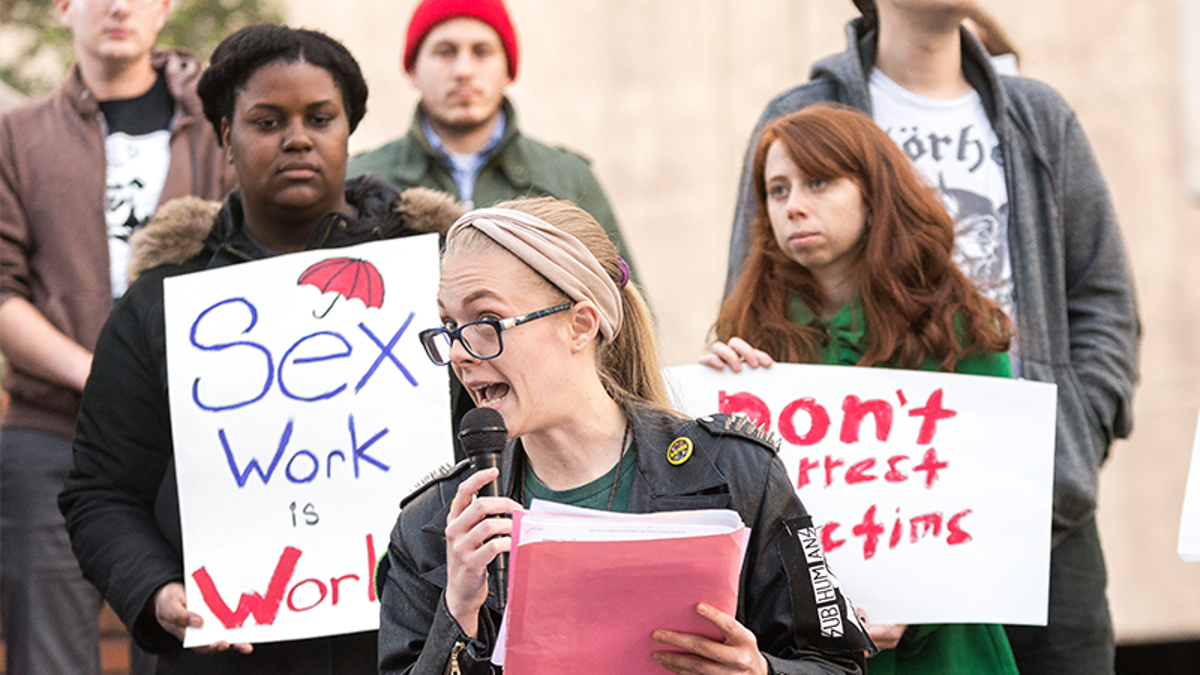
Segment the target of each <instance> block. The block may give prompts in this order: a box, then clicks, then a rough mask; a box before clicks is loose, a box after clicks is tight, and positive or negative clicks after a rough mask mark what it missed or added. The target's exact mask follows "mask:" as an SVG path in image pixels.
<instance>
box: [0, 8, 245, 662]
mask: <svg viewBox="0 0 1200 675" xmlns="http://www.w3.org/2000/svg"><path fill="white" fill-rule="evenodd" d="M55 6H56V8H57V10H58V14H59V18H60V19H61V21H62V23H63V25H65V26H66V27H68V28H69V29H70V30H71V32H72V35H73V40H74V46H75V53H76V58H77V62H76V63H75V66H74V67H73V68H72V70H71V72H70V74H69V75H68V76H67V79H66V81H65V82H64V83H63V85H62V86H61V88H60V89H59V90H58V91H57V92H55V93H54V94H52V95H51V96H49V97H48V98H45V99H42V100H39V101H35V102H33V103H31V104H29V105H26V106H23V107H20V108H16V109H12V110H10V111H7V112H6V113H4V114H3V116H0V351H2V352H3V354H4V356H5V357H6V358H7V359H8V372H7V376H6V379H5V382H4V387H5V389H6V390H7V392H8V394H9V403H8V409H7V411H6V413H5V416H4V422H3V427H2V428H3V432H2V433H0V478H2V480H0V514H2V520H0V574H2V579H3V625H4V628H5V633H6V635H7V641H8V657H7V671H6V672H7V673H9V674H10V675H24V674H27V673H83V674H90V673H96V674H98V673H99V672H100V663H99V648H98V633H97V625H96V622H97V618H98V615H99V609H100V597H99V595H98V594H97V593H96V591H95V589H94V588H92V587H91V585H90V584H88V583H87V582H86V581H84V579H83V577H82V576H81V575H80V572H79V568H78V565H77V564H76V562H75V558H74V556H73V555H72V553H71V549H70V544H69V541H68V539H67V535H66V532H65V530H64V527H63V520H62V516H61V515H60V514H59V512H58V508H57V505H56V501H55V500H56V497H57V493H58V491H59V489H60V488H61V487H62V484H63V481H64V480H65V478H66V474H67V470H68V469H69V468H70V465H71V439H72V437H73V435H74V430H75V416H76V414H77V412H78V409H79V401H80V391H81V390H82V389H83V385H84V382H85V380H86V379H87V376H88V372H89V371H90V369H91V362H92V354H91V350H92V349H93V347H94V346H95V342H96V338H97V336H98V335H99V332H100V327H101V325H102V324H103V323H104V320H105V318H106V317H107V316H108V312H109V310H110V309H111V308H112V305H113V300H114V299H115V298H117V297H119V296H120V295H121V293H122V292H124V286H125V271H124V270H125V262H124V258H125V255H126V251H127V239H128V236H129V234H130V233H132V231H133V229H135V228H136V227H137V226H138V225H140V224H141V223H142V222H144V221H145V220H146V219H147V218H148V217H149V216H150V214H151V212H152V211H153V210H154V208H155V207H156V206H157V204H159V203H162V202H165V201H167V200H169V199H172V198H175V197H181V196H185V195H197V196H200V197H204V198H206V199H221V198H222V197H223V196H224V195H225V193H226V192H227V191H228V189H229V188H231V187H232V185H231V183H230V178H231V176H232V173H231V172H230V171H229V170H228V166H229V165H228V163H227V162H226V161H225V159H224V158H223V156H222V154H221V151H220V150H219V148H218V146H217V143H216V138H215V136H214V134H213V132H212V129H211V128H210V127H209V125H207V124H205V123H204V121H203V114H202V111H201V106H200V101H199V99H198V98H197V96H196V93H195V88H196V82H197V80H198V79H199V76H200V70H201V67H200V64H199V63H198V62H197V61H196V59H195V58H194V57H192V56H191V55H189V54H186V53H183V52H176V51H159V50H155V49H154V43H155V41H156V40H157V38H158V32H159V30H161V28H162V26H163V23H164V21H165V20H166V16H167V10H168V0H55Z"/></svg>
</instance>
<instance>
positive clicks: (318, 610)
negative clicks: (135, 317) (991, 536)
mask: <svg viewBox="0 0 1200 675" xmlns="http://www.w3.org/2000/svg"><path fill="white" fill-rule="evenodd" d="M341 258H347V259H350V260H351V261H366V262H369V263H371V264H373V265H374V266H375V268H376V269H377V270H378V272H379V274H380V276H381V279H382V288H379V287H378V286H379V284H378V283H375V282H373V283H372V288H371V289H370V293H371V295H370V297H368V295H367V289H366V287H365V286H362V285H361V284H360V285H359V286H358V290H357V291H355V292H353V293H350V292H346V291H343V294H339V293H337V292H335V291H333V290H331V289H326V288H325V286H326V285H328V284H322V285H320V286H317V285H313V284H310V283H301V280H302V279H310V280H311V279H313V277H312V276H309V277H304V276H302V275H303V274H304V272H305V271H306V270H309V269H310V268H312V266H313V265H316V264H318V263H322V262H324V261H329V260H332V259H341ZM339 264H341V263H339ZM347 270H348V272H347V273H348V274H349V273H355V272H357V273H361V274H363V275H367V274H368V272H367V270H366V268H365V267H363V268H361V269H360V267H359V266H358V263H357V262H355V263H353V264H352V266H350V267H348V268H347ZM363 278H364V279H365V278H366V277H365V276H364V277H363ZM348 279H349V277H344V278H342V279H341V281H347V280H348ZM437 280H438V255H437V237H436V236H434V235H427V236H421V237H409V238H405V239H399V240H394V241H386V242H375V243H371V244H364V245H361V246H355V247H350V248H343V249H335V250H322V251H311V252H305V253H297V254H292V255H285V256H279V257H275V258H271V259H267V260H262V261H256V262H249V263H244V264H240V265H234V266H230V267H224V268H220V269H215V270H211V271H205V272H200V273H196V274H188V275H184V276H179V277H173V278H170V279H167V280H166V281H165V282H164V297H165V303H166V304H165V313H166V331H167V333H166V338H167V370H168V380H169V386H170V403H171V423H172V431H173V436H174V443H175V461H176V474H177V478H178V484H179V508H180V520H181V525H182V528H183V549H184V576H185V581H186V587H187V597H188V609H189V610H192V611H194V612H197V613H198V614H200V615H201V616H202V617H204V627H203V628H189V629H188V631H187V637H186V640H185V641H184V644H185V646H186V647H194V646H200V645H206V644H211V643H213V642H215V641H219V640H224V641H228V642H269V641H276V640H290V639H298V638H306V637H315V636H321V635H332V634H339V633H349V632H357V631H364V630H372V629H375V628H377V627H378V625H379V623H378V622H379V604H378V601H377V598H375V594H374V588H373V583H372V580H373V572H374V567H375V563H376V561H377V560H378V558H379V557H380V556H382V555H383V554H384V553H385V552H386V551H387V544H388V536H389V532H390V531H391V528H392V526H393V524H394V523H395V519H396V516H397V514H398V512H399V502H400V500H401V499H402V498H403V497H404V496H405V495H406V494H408V493H409V492H410V491H411V490H412V488H413V487H414V485H415V484H416V483H417V481H418V480H419V479H420V478H421V477H422V476H424V475H427V474H428V473H429V472H431V471H433V470H434V469H436V468H437V467H438V466H440V465H442V464H444V463H446V462H449V461H451V460H452V455H453V452H452V447H451V431H450V419H449V418H450V402H449V385H448V375H447V372H446V369H445V368H441V367H437V366H434V365H433V364H432V363H431V362H430V361H429V359H428V358H427V357H426V356H425V354H424V352H423V350H422V348H421V346H420V344H419V341H418V339H417V333H418V332H419V331H421V330H423V329H425V328H428V327H431V326H436V325H438V324H439V321H438V315H437V307H436V293H437ZM375 281H376V282H377V281H378V280H375ZM337 285H338V284H332V286H333V287H336V286H337ZM324 290H328V292H323V291H324ZM344 294H348V295H354V296H358V297H353V298H347V297H344ZM368 305H371V306H368ZM218 601H219V602H218ZM222 604H223V605H224V608H222V607H221V605H222Z"/></svg>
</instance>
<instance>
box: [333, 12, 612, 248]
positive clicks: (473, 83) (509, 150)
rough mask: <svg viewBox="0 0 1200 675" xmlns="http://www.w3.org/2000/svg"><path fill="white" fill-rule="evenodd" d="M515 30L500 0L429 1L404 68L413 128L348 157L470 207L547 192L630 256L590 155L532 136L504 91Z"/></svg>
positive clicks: (412, 29) (412, 26)
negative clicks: (415, 94)
mask: <svg viewBox="0 0 1200 675" xmlns="http://www.w3.org/2000/svg"><path fill="white" fill-rule="evenodd" d="M517 57H518V52H517V38H516V34H515V33H514V31H513V26H512V22H511V21H510V20H509V17H508V10H507V9H506V8H505V7H504V3H503V2H502V1H501V0H423V2H421V3H420V4H419V5H417V9H416V11H415V12H413V16H412V20H411V21H410V22H409V25H408V38H407V41H406V43H405V46H404V59H403V63H404V70H405V72H406V73H407V74H408V78H409V81H411V82H412V84H413V86H414V87H416V89H417V91H419V92H420V93H421V101H420V103H418V105H417V110H416V112H415V114H414V115H413V120H412V125H411V126H410V127H409V130H408V135H407V136H405V137H403V138H401V139H398V140H396V141H393V142H391V143H389V144H387V145H385V146H383V147H381V148H378V149H376V150H373V151H371V152H368V153H365V154H363V155H359V156H358V157H355V158H354V159H352V160H351V161H350V166H349V175H350V176H357V175H361V174H366V173H372V174H376V175H378V176H380V177H381V178H383V179H384V180H386V181H387V182H388V183H390V184H391V185H392V186H393V187H395V188H396V189H398V190H404V189H406V188H410V187H414V186H418V185H419V186H423V187H428V188H433V189H435V190H441V191H443V192H446V193H449V194H451V195H453V196H455V197H457V198H458V199H460V200H462V201H463V202H464V203H466V204H467V205H468V206H474V207H482V206H490V205H492V204H495V203H496V202H500V201H504V200H506V199H513V198H516V197H526V196H528V197H538V196H545V195H549V196H552V197H557V198H559V199H569V200H571V201H572V202H575V203H576V204H578V205H579V206H580V207H581V208H583V209H584V210H585V211H587V212H588V213H590V214H592V216H593V217H594V218H595V219H596V220H597V221H598V222H599V223H600V224H601V225H602V226H603V227H604V229H605V231H607V232H608V234H609V237H610V238H611V239H612V240H613V243H615V244H616V246H617V250H618V252H619V253H620V254H621V257H623V258H624V259H625V260H626V261H629V260H630V257H629V252H628V251H627V250H626V248H625V243H624V240H623V239H622V237H621V232H620V229H619V228H618V226H617V221H616V219H615V218H614V217H613V212H612V207H610V206H609V204H608V199H607V198H606V197H605V196H604V191H603V190H602V189H601V188H600V183H599V182H597V181H596V177H595V175H593V174H592V170H591V167H590V166H589V165H588V161H587V160H586V159H584V158H583V157H581V156H579V155H577V154H575V153H573V152H570V151H568V150H565V149H563V148H556V147H550V146H548V145H545V144H543V143H539V142H537V141H535V140H533V139H531V138H529V137H528V136H525V135H523V134H522V133H521V131H520V130H519V129H518V127H517V117H516V112H515V111H514V110H513V106H512V103H510V102H509V100H508V99H507V98H506V97H505V95H504V91H505V89H506V88H507V87H508V85H509V84H510V83H511V82H512V81H513V79H514V78H516V76H517V63H518V60H517Z"/></svg>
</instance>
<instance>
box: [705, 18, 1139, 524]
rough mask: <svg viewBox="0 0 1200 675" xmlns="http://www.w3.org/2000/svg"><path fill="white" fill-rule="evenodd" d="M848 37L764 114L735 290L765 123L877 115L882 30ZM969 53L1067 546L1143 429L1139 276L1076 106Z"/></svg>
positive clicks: (1025, 366) (744, 198) (744, 181)
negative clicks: (793, 117)
mask: <svg viewBox="0 0 1200 675" xmlns="http://www.w3.org/2000/svg"><path fill="white" fill-rule="evenodd" d="M846 36H847V43H848V46H847V48H846V51H844V52H842V53H841V54H836V55H834V56H830V57H827V58H825V59H823V60H821V61H819V62H817V63H816V64H815V65H814V66H813V69H812V73H811V75H810V81H809V82H808V83H806V84H803V85H801V86H799V87H795V88H793V89H790V90H788V91H786V92H784V93H782V94H780V95H779V96H777V97H775V99H774V100H772V101H771V102H770V103H769V104H768V105H767V108H766V110H764V111H763V114H762V117H761V118H760V119H759V122H758V126H757V128H756V129H755V133H754V136H753V138H752V139H751V143H750V149H749V151H748V153H747V157H746V163H745V165H744V168H743V170H742V177H741V183H740V186H739V193H738V204H737V212H736V215H735V219H734V225H733V237H732V241H731V243H730V250H729V276H728V279H727V281H726V293H728V291H729V290H730V289H732V288H733V285H734V283H736V281H737V278H738V276H739V275H740V274H741V268H742V263H743V261H744V260H745V257H746V255H747V253H748V251H749V245H750V236H749V234H750V233H749V226H750V222H751V221H752V220H753V219H754V215H755V213H754V211H755V196H754V186H753V176H752V175H751V172H752V162H753V155H754V150H755V148H756V146H757V142H758V136H759V132H760V130H761V129H762V127H763V126H764V125H766V124H767V123H768V122H770V121H771V120H772V119H774V118H776V117H781V116H783V115H786V114H788V113H791V112H795V111H797V110H799V109H801V108H803V107H805V106H808V105H811V104H813V103H817V102H820V101H836V102H839V103H843V104H846V105H849V106H853V107H855V108H858V109H859V110H862V111H863V112H865V113H867V114H871V97H870V93H869V90H868V88H867V80H868V77H869V75H870V72H871V68H872V67H873V64H874V62H875V50H876V35H875V32H874V31H863V30H862V27H861V22H860V20H859V19H855V20H854V21H851V22H850V24H848V25H847V27H846ZM962 44H963V72H964V74H965V75H966V77H967V80H968V81H969V82H970V83H971V85H972V86H973V87H974V88H975V90H976V91H978V92H979V95H980V97H981V98H982V99H983V105H984V108H985V109H986V110H987V113H988V117H989V119H990V120H991V122H992V127H993V128H994V129H995V131H996V136H997V137H998V138H999V141H1000V146H1001V148H1002V152H1003V155H1004V172H1005V180H1006V182H1007V184H1008V197H1009V210H1008V213H1009V224H1008V237H1009V246H1010V250H1011V251H1012V263H1013V282H1014V284H1015V286H1016V297H1017V308H1018V310H1017V311H1018V317H1017V328H1018V332H1019V336H1018V339H1019V342H1020V345H1021V362H1022V376H1023V377H1024V378H1025V379H1029V380H1035V381H1040V382H1053V383H1055V384H1057V385H1058V419H1057V422H1058V429H1057V439H1056V447H1055V464H1054V538H1055V542H1057V541H1059V540H1061V539H1062V538H1063V537H1064V536H1065V535H1066V534H1067V533H1068V532H1070V531H1071V530H1072V529H1074V528H1076V527H1078V526H1079V525H1082V524H1084V523H1086V522H1088V521H1089V520H1090V519H1091V518H1092V516H1093V515H1094V512H1095V509H1096V492H1097V483H1098V477H1099V471H1100V466H1101V464H1103V462H1104V460H1105V459H1106V458H1107V456H1108V448H1109V446H1110V444H1111V443H1112V441H1113V439H1115V438H1125V437H1127V436H1128V435H1129V432H1130V429H1131V427H1132V423H1133V407H1132V405H1133V389H1134V385H1135V383H1136V381H1137V360H1138V353H1137V352H1138V340H1139V338H1140V335H1141V328H1140V324H1139V321H1138V315H1137V303H1136V300H1135V298H1134V289H1133V280H1132V278H1131V276H1130V272H1129V266H1128V264H1127V263H1126V260H1125V246H1124V244H1123V242H1122V240H1121V231H1120V228H1119V227H1118V225H1117V218H1116V214H1115V213H1114V212H1113V208H1112V203H1111V200H1110V199H1109V194H1108V188H1107V187H1106V186H1105V184H1104V178H1103V177H1102V176H1101V175H1100V169H1099V167H1098V166H1097V165H1096V160H1095V157H1094V156H1093V154H1092V149H1091V146H1090V145H1089V143H1088V140H1087V138H1086V137H1085V136H1084V133H1083V129H1082V128H1081V127H1080V126H1079V120H1078V119H1076V117H1075V113H1074V111H1072V110H1071V108H1070V106H1068V105H1067V103H1066V101H1064V100H1063V98H1062V97H1061V96H1060V95H1059V94H1058V93H1057V92H1056V91H1054V90H1053V89H1051V88H1050V87H1049V86H1047V85H1045V84H1042V83H1040V82H1036V81H1034V80H1030V79H1026V78H1021V77H1007V76H1000V75H998V74H996V72H995V71H994V70H993V69H992V67H991V65H990V63H989V61H988V59H987V55H986V53H985V52H984V51H983V48H982V47H981V46H980V45H979V43H978V42H977V41H976V40H975V39H974V37H972V36H971V35H970V33H968V32H967V31H966V30H963V31H962ZM1015 496H1017V497H1019V495H1015Z"/></svg>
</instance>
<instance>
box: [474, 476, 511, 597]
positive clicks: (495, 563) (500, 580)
mask: <svg viewBox="0 0 1200 675" xmlns="http://www.w3.org/2000/svg"><path fill="white" fill-rule="evenodd" d="M499 466H500V453H499V452H483V453H479V454H476V455H474V456H472V457H471V468H472V469H474V470H475V471H476V472H478V471H483V470H484V469H493V468H499ZM497 480H499V479H497ZM496 482H497V481H495V480H494V481H492V482H490V483H488V484H487V485H485V486H483V487H482V488H480V490H479V496H480V497H498V496H500V490H499V488H498V487H497V486H496ZM491 517H492V518H503V517H504V516H491ZM488 575H489V576H491V577H493V578H494V579H495V580H496V599H497V600H499V601H500V612H501V613H502V614H503V612H504V606H505V605H507V604H508V554H507V553H501V554H499V555H497V556H496V557H495V558H492V562H490V563H488Z"/></svg>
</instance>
